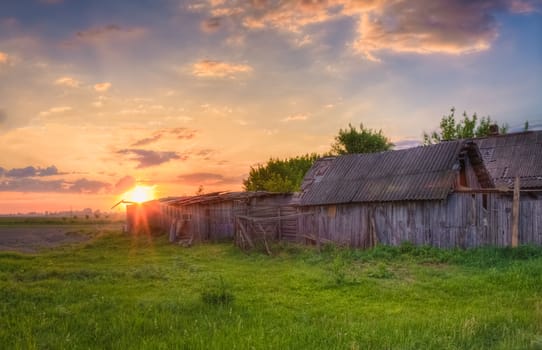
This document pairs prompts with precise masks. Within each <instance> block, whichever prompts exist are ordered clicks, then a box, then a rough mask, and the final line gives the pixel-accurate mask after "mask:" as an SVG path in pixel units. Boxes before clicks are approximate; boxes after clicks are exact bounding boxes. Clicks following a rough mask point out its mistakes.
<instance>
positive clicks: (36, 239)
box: [0, 225, 118, 253]
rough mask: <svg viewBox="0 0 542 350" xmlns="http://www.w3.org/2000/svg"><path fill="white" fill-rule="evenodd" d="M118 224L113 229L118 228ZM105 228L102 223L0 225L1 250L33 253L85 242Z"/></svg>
mask: <svg viewBox="0 0 542 350" xmlns="http://www.w3.org/2000/svg"><path fill="white" fill-rule="evenodd" d="M107 226H110V225H107ZM116 226H118V225H116ZM116 226H115V227H113V229H118V227H116ZM108 228H109V229H111V227H108ZM104 229H105V227H104V226H102V225H100V226H96V225H0V251H6V250H8V251H19V252H25V253H33V252H36V251H38V250H39V249H41V248H51V247H56V246H59V245H62V244H69V243H77V242H84V241H86V240H89V239H90V238H92V236H93V235H94V233H98V232H100V231H102V230H104Z"/></svg>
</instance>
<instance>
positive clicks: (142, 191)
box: [124, 185, 154, 203]
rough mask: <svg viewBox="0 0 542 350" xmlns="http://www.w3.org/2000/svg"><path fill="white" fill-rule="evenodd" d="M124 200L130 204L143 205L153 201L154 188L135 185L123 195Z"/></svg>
mask: <svg viewBox="0 0 542 350" xmlns="http://www.w3.org/2000/svg"><path fill="white" fill-rule="evenodd" d="M124 199H125V200H127V201H130V202H136V203H143V202H147V201H150V200H153V199H154V186H141V185H137V186H136V187H134V188H133V189H131V190H130V191H128V192H126V193H125V194H124Z"/></svg>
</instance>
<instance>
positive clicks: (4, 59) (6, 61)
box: [0, 51, 9, 64]
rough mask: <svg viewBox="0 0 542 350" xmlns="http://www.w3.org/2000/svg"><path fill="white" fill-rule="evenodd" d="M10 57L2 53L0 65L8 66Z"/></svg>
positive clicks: (0, 52)
mask: <svg viewBox="0 0 542 350" xmlns="http://www.w3.org/2000/svg"><path fill="white" fill-rule="evenodd" d="M8 59H9V56H8V54H7V53H5V52H2V51H0V64H7V63H8Z"/></svg>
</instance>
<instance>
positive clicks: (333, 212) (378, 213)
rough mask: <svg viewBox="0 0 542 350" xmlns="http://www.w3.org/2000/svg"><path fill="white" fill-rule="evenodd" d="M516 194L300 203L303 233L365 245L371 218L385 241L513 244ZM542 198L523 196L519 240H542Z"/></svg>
mask: <svg viewBox="0 0 542 350" xmlns="http://www.w3.org/2000/svg"><path fill="white" fill-rule="evenodd" d="M511 208H512V197H511V196H510V195H506V194H500V193H453V194H451V195H450V196H449V197H448V198H447V199H446V200H437V201H408V202H406V201H405V202H386V203H357V204H341V205H333V206H313V207H303V208H300V210H301V211H307V212H308V211H313V212H314V213H315V218H311V217H303V218H300V225H299V227H300V230H301V232H300V233H301V234H307V233H317V234H318V236H319V237H321V238H324V239H327V240H331V241H334V242H337V243H339V244H345V245H349V246H353V247H365V246H367V242H369V241H370V240H369V236H370V234H371V232H370V231H371V225H370V222H371V220H373V221H374V230H375V235H376V237H377V240H378V242H379V243H381V244H387V245H399V244H401V242H404V241H409V242H412V243H413V244H416V245H432V246H435V247H441V248H451V247H464V248H468V247H477V246H483V245H497V246H508V245H510V244H511V223H512V217H511V216H512V210H511ZM541 218H542V201H540V200H537V199H533V198H529V197H528V196H524V197H522V198H521V200H520V220H519V225H520V237H519V243H520V244H529V243H531V244H538V245H541V244H542V219H541Z"/></svg>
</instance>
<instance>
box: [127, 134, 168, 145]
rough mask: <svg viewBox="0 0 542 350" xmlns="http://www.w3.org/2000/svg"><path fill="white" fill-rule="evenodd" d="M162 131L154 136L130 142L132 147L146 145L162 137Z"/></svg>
mask: <svg viewBox="0 0 542 350" xmlns="http://www.w3.org/2000/svg"><path fill="white" fill-rule="evenodd" d="M162 136H163V134H162V133H157V134H155V135H154V136H151V137H146V138H144V139H141V140H138V141H136V142H134V143H132V145H131V146H132V147H140V146H146V145H148V144H151V143H154V142H156V141H158V140H160V139H161V138H162Z"/></svg>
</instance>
